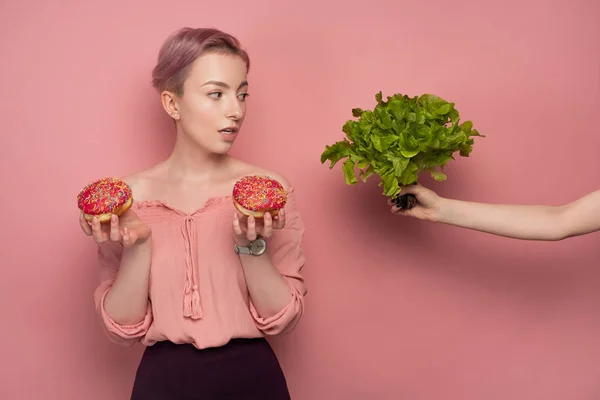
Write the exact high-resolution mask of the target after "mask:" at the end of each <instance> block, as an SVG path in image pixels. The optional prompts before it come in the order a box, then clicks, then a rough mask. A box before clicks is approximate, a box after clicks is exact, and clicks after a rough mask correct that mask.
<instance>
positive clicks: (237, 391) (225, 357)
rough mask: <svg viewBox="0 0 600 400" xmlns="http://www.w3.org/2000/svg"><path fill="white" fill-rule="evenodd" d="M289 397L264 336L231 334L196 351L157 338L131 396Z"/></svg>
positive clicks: (167, 399) (171, 399)
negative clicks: (225, 340)
mask: <svg viewBox="0 0 600 400" xmlns="http://www.w3.org/2000/svg"><path fill="white" fill-rule="evenodd" d="M218 399H219V400H220V399H234V400H251V399H252V400H254V399H256V400H258V399H260V400H290V395H289V392H288V388H287V383H286V380H285V377H284V375H283V371H282V370H281V367H280V365H279V362H278V361H277V357H276V356H275V353H273V350H272V349H271V346H270V345H269V343H268V342H267V341H266V340H265V339H264V338H260V339H233V340H232V341H230V342H229V343H227V344H226V345H224V346H221V347H215V348H209V349H204V350H198V349H197V348H195V347H194V346H192V345H191V344H174V343H171V342H158V343H156V344H155V345H153V346H149V347H147V348H146V350H145V352H144V355H143V356H142V360H141V362H140V365H139V367H138V370H137V373H136V376H135V382H134V385H133V392H132V395H131V400H218Z"/></svg>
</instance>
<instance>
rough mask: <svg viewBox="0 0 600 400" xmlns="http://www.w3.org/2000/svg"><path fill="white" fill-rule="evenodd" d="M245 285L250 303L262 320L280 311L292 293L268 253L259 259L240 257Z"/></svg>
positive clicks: (287, 302)
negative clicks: (250, 299)
mask: <svg viewBox="0 0 600 400" xmlns="http://www.w3.org/2000/svg"><path fill="white" fill-rule="evenodd" d="M240 260H241V262H242V266H243V268H244V276H245V277H246V285H248V292H249V293H250V297H251V298H252V302H253V304H254V306H255V307H256V310H257V311H258V314H259V315H260V316H261V317H263V318H268V317H271V316H273V315H275V314H277V313H278V312H279V311H281V310H282V309H283V308H285V306H287V305H288V304H289V302H290V301H291V300H292V291H291V290H290V286H289V285H288V284H287V282H286V281H285V279H284V278H283V276H281V274H280V273H279V271H278V270H277V268H275V265H273V262H272V261H271V257H270V256H269V254H268V253H264V254H263V255H261V256H259V257H255V256H251V255H241V256H240Z"/></svg>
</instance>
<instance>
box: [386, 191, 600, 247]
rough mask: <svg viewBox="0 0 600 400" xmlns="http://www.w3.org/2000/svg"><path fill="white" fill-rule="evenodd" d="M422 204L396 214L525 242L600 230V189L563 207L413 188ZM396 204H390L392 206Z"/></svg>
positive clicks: (557, 238)
mask: <svg viewBox="0 0 600 400" xmlns="http://www.w3.org/2000/svg"><path fill="white" fill-rule="evenodd" d="M405 193H412V194H414V195H415V196H416V198H417V201H418V205H417V206H416V207H415V208H413V209H410V210H399V209H398V207H396V206H395V205H393V207H392V212H394V213H399V214H403V215H408V216H412V217H415V218H419V219H424V220H430V221H435V222H441V223H445V224H449V225H455V226H459V227H463V228H467V229H473V230H477V231H481V232H487V233H491V234H494V235H499V236H505V237H510V238H515V239H523V240H548V241H550V240H562V239H566V238H569V237H573V236H580V235H585V234H588V233H592V232H595V231H598V230H600V190H596V191H594V192H592V193H589V194H587V195H585V196H583V197H581V198H579V199H577V200H575V201H573V202H571V203H568V204H565V205H562V206H545V205H507V204H487V203H476V202H469V201H461V200H454V199H445V198H442V197H440V196H438V195H437V194H436V193H434V192H433V191H431V190H429V189H427V188H425V187H423V186H421V185H412V186H406V187H404V188H403V189H402V194H405ZM392 204H393V203H392V202H390V205H392Z"/></svg>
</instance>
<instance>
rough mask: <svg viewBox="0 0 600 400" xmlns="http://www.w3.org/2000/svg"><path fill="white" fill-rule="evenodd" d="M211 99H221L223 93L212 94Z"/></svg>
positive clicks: (210, 94)
mask: <svg viewBox="0 0 600 400" xmlns="http://www.w3.org/2000/svg"><path fill="white" fill-rule="evenodd" d="M208 95H209V96H210V97H212V98H213V99H219V98H221V95H222V93H221V92H212V93H209V94H208Z"/></svg>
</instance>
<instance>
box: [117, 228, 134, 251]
mask: <svg viewBox="0 0 600 400" xmlns="http://www.w3.org/2000/svg"><path fill="white" fill-rule="evenodd" d="M120 236H121V243H123V247H129V246H132V245H133V244H134V243H135V241H136V240H137V237H135V236H133V235H132V234H131V232H129V229H127V228H123V229H122V230H121V232H120Z"/></svg>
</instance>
